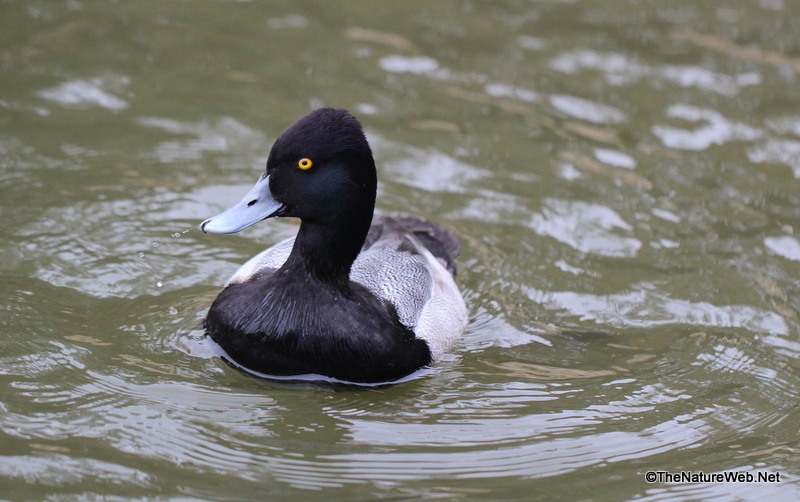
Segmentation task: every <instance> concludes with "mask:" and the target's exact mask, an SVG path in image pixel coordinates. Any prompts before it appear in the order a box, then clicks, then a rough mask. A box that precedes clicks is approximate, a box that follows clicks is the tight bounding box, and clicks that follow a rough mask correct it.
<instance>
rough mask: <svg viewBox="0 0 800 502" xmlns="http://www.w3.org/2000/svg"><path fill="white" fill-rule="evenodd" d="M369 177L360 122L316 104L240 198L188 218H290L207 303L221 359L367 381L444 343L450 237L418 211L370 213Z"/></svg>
mask: <svg viewBox="0 0 800 502" xmlns="http://www.w3.org/2000/svg"><path fill="white" fill-rule="evenodd" d="M377 186H378V178H377V169H376V166H375V160H374V158H373V155H372V150H371V149H370V146H369V143H368V142H367V138H366V136H365V134H364V131H363V128H362V126H361V123H360V122H359V121H358V119H356V118H355V117H354V116H353V115H351V114H350V113H349V112H348V111H347V110H344V109H341V108H330V107H325V108H319V109H316V110H313V111H311V112H310V113H308V114H307V115H305V116H303V117H301V118H300V119H298V120H297V121H296V122H294V123H293V124H291V125H290V126H289V127H287V128H286V130H284V131H283V133H281V134H280V136H278V138H277V139H276V140H275V142H274V143H273V146H272V148H271V150H270V152H269V156H268V157H267V164H266V169H265V170H264V172H263V173H262V174H261V176H260V177H259V179H258V181H257V182H256V184H255V185H254V186H253V188H252V189H250V191H248V192H247V193H246V194H245V196H244V197H243V198H242V200H241V201H239V202H238V203H236V204H235V205H233V206H232V207H230V208H229V209H227V210H225V211H224V212H222V213H220V214H218V215H217V216H213V217H211V218H208V219H207V220H205V221H203V222H202V223H201V224H200V228H201V229H202V231H203V232H211V233H220V234H229V233H235V232H239V231H241V230H244V229H245V228H247V227H249V226H250V225H253V224H255V223H257V222H259V221H262V220H266V219H270V218H278V217H291V218H297V219H299V220H300V226H299V229H298V231H297V234H296V235H295V236H294V237H291V238H289V239H286V240H284V241H282V242H279V243H277V244H275V245H274V246H272V247H270V248H268V249H266V250H264V251H262V252H261V253H259V254H257V255H256V256H254V257H252V258H251V259H250V260H248V261H247V262H246V263H245V264H244V265H242V266H241V268H239V269H238V270H237V271H236V272H235V273H234V274H233V276H232V277H231V278H230V279H229V280H228V282H227V283H226V284H225V285H224V287H223V289H222V291H221V292H220V293H219V295H218V296H217V297H216V299H215V300H214V302H213V303H212V305H211V308H210V309H209V311H208V314H207V316H206V318H205V322H204V326H205V331H206V333H207V335H208V336H209V337H210V338H211V339H212V340H213V341H214V342H215V343H216V344H217V345H218V346H219V348H220V349H221V350H222V351H223V352H224V355H223V357H224V358H225V359H227V360H228V362H231V363H233V364H235V365H236V366H238V367H240V368H242V369H245V370H248V371H251V372H253V373H255V374H259V375H262V376H267V377H278V378H285V377H300V376H303V377H309V376H310V377H312V379H314V378H316V377H323V379H324V378H327V379H332V380H334V381H340V382H350V383H356V384H359V383H363V384H375V383H383V382H394V381H397V380H401V379H403V378H404V377H408V376H409V375H412V374H413V373H415V372H417V371H418V370H420V369H422V368H426V367H429V366H431V364H432V363H433V362H434V361H436V360H437V359H439V358H440V357H441V356H442V355H444V354H445V353H446V352H447V351H448V350H449V349H450V347H451V346H452V344H453V343H454V342H455V341H456V340H457V339H458V338H459V337H460V336H461V334H462V333H463V332H464V329H465V327H466V324H467V308H466V305H465V303H464V299H463V297H462V295H461V293H460V291H459V289H458V287H457V285H456V283H455V276H456V262H455V258H456V256H457V255H458V253H459V249H460V243H459V240H458V238H457V237H456V236H455V235H454V234H453V232H451V231H450V230H448V229H447V228H445V227H443V226H441V225H438V224H436V223H434V222H431V221H428V220H426V219H423V218H419V217H416V216H391V215H375V214H374V212H375V202H376V195H377Z"/></svg>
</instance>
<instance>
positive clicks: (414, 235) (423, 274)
mask: <svg viewBox="0 0 800 502" xmlns="http://www.w3.org/2000/svg"><path fill="white" fill-rule="evenodd" d="M421 235H422V237H421ZM441 236H444V237H445V239H444V240H440V239H439V238H438V237H441ZM423 239H425V240H423ZM428 241H429V242H431V243H432V244H431V245H430V246H429V245H428ZM457 252H458V240H457V239H456V238H455V236H453V235H452V234H451V233H450V232H449V231H447V230H445V229H443V228H442V227H439V226H438V225H435V224H434V223H430V222H427V221H424V220H420V219H418V218H392V217H386V216H384V217H376V219H375V220H374V221H373V225H372V228H371V229H370V234H369V236H368V237H367V241H366V242H365V244H364V249H363V250H362V251H361V254H359V256H358V258H357V259H356V261H355V263H353V267H352V269H351V271H350V279H351V280H353V281H355V282H358V283H359V284H361V285H363V286H365V287H366V288H367V289H369V290H370V291H371V292H372V293H373V294H374V295H375V296H377V297H378V298H380V299H381V300H382V301H383V302H388V303H390V304H391V305H392V306H394V308H395V310H396V311H397V314H398V317H399V318H400V322H402V323H403V324H404V325H405V326H407V327H409V328H411V329H412V330H413V331H414V333H415V335H416V336H417V338H421V339H423V340H425V341H426V342H427V343H428V347H429V349H430V351H431V355H432V356H433V358H434V359H436V358H438V357H439V356H441V355H442V354H443V353H444V352H445V351H447V349H448V348H449V347H450V345H451V344H452V342H453V341H454V340H455V339H457V338H458V337H459V336H460V335H461V333H462V332H463V331H464V327H465V325H466V321H467V309H466V306H465V305H464V300H463V299H462V297H461V293H460V292H459V291H458V287H457V286H456V284H455V281H454V280H453V274H454V273H455V254H456V253H457Z"/></svg>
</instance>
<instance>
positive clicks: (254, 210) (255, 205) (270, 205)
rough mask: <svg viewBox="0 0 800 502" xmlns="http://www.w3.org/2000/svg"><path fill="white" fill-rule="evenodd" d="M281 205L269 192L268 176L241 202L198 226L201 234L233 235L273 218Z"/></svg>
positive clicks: (259, 181)
mask: <svg viewBox="0 0 800 502" xmlns="http://www.w3.org/2000/svg"><path fill="white" fill-rule="evenodd" d="M280 209H281V204H280V203H279V202H277V201H276V200H275V199H274V198H272V193H270V191H269V176H264V177H263V178H261V179H259V180H258V181H257V182H256V184H255V185H253V188H251V189H250V191H249V192H247V194H245V196H244V197H243V198H242V200H241V201H239V202H237V203H236V204H234V205H233V206H231V207H230V208H228V209H226V210H225V211H223V212H221V213H220V214H218V215H216V216H212V217H211V218H209V219H207V220H206V221H204V222H203V223H201V224H200V229H201V230H202V231H203V232H211V233H214V234H233V233H236V232H239V231H241V230H244V229H245V228H247V227H249V226H250V225H252V224H254V223H258V222H259V221H261V220H265V219H267V218H270V217H272V216H275V215H276V214H277V213H278V211H279V210H280Z"/></svg>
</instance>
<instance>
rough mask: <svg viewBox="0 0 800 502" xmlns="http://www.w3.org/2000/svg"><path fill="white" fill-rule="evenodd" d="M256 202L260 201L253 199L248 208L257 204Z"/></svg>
mask: <svg viewBox="0 0 800 502" xmlns="http://www.w3.org/2000/svg"><path fill="white" fill-rule="evenodd" d="M256 202H258V199H253V200H251V201H250V202H248V203H247V207H250V206H252V205H253V204H255V203H256Z"/></svg>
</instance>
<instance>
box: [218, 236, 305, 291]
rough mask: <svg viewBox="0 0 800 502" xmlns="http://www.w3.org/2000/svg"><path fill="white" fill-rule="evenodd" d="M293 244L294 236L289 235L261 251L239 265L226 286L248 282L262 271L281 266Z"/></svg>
mask: <svg viewBox="0 0 800 502" xmlns="http://www.w3.org/2000/svg"><path fill="white" fill-rule="evenodd" d="M292 246H294V237H289V238H288V239H286V240H283V241H281V242H279V243H277V244H275V245H274V246H272V247H271V248H268V249H265V250H264V251H261V252H260V253H258V254H257V255H255V256H254V257H252V258H250V259H249V260H247V262H245V264H244V265H242V266H241V267H239V270H237V271H236V272H234V274H233V276H231V278H230V279H228V282H227V283H225V287H227V286H228V285H230V284H235V283H241V282H247V281H248V280H250V279H251V278H252V277H253V276H255V275H256V274H258V273H260V272H265V271H268V270H277V269H279V268H281V265H283V263H284V262H285V261H286V259H287V258H289V254H290V253H291V252H292Z"/></svg>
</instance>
